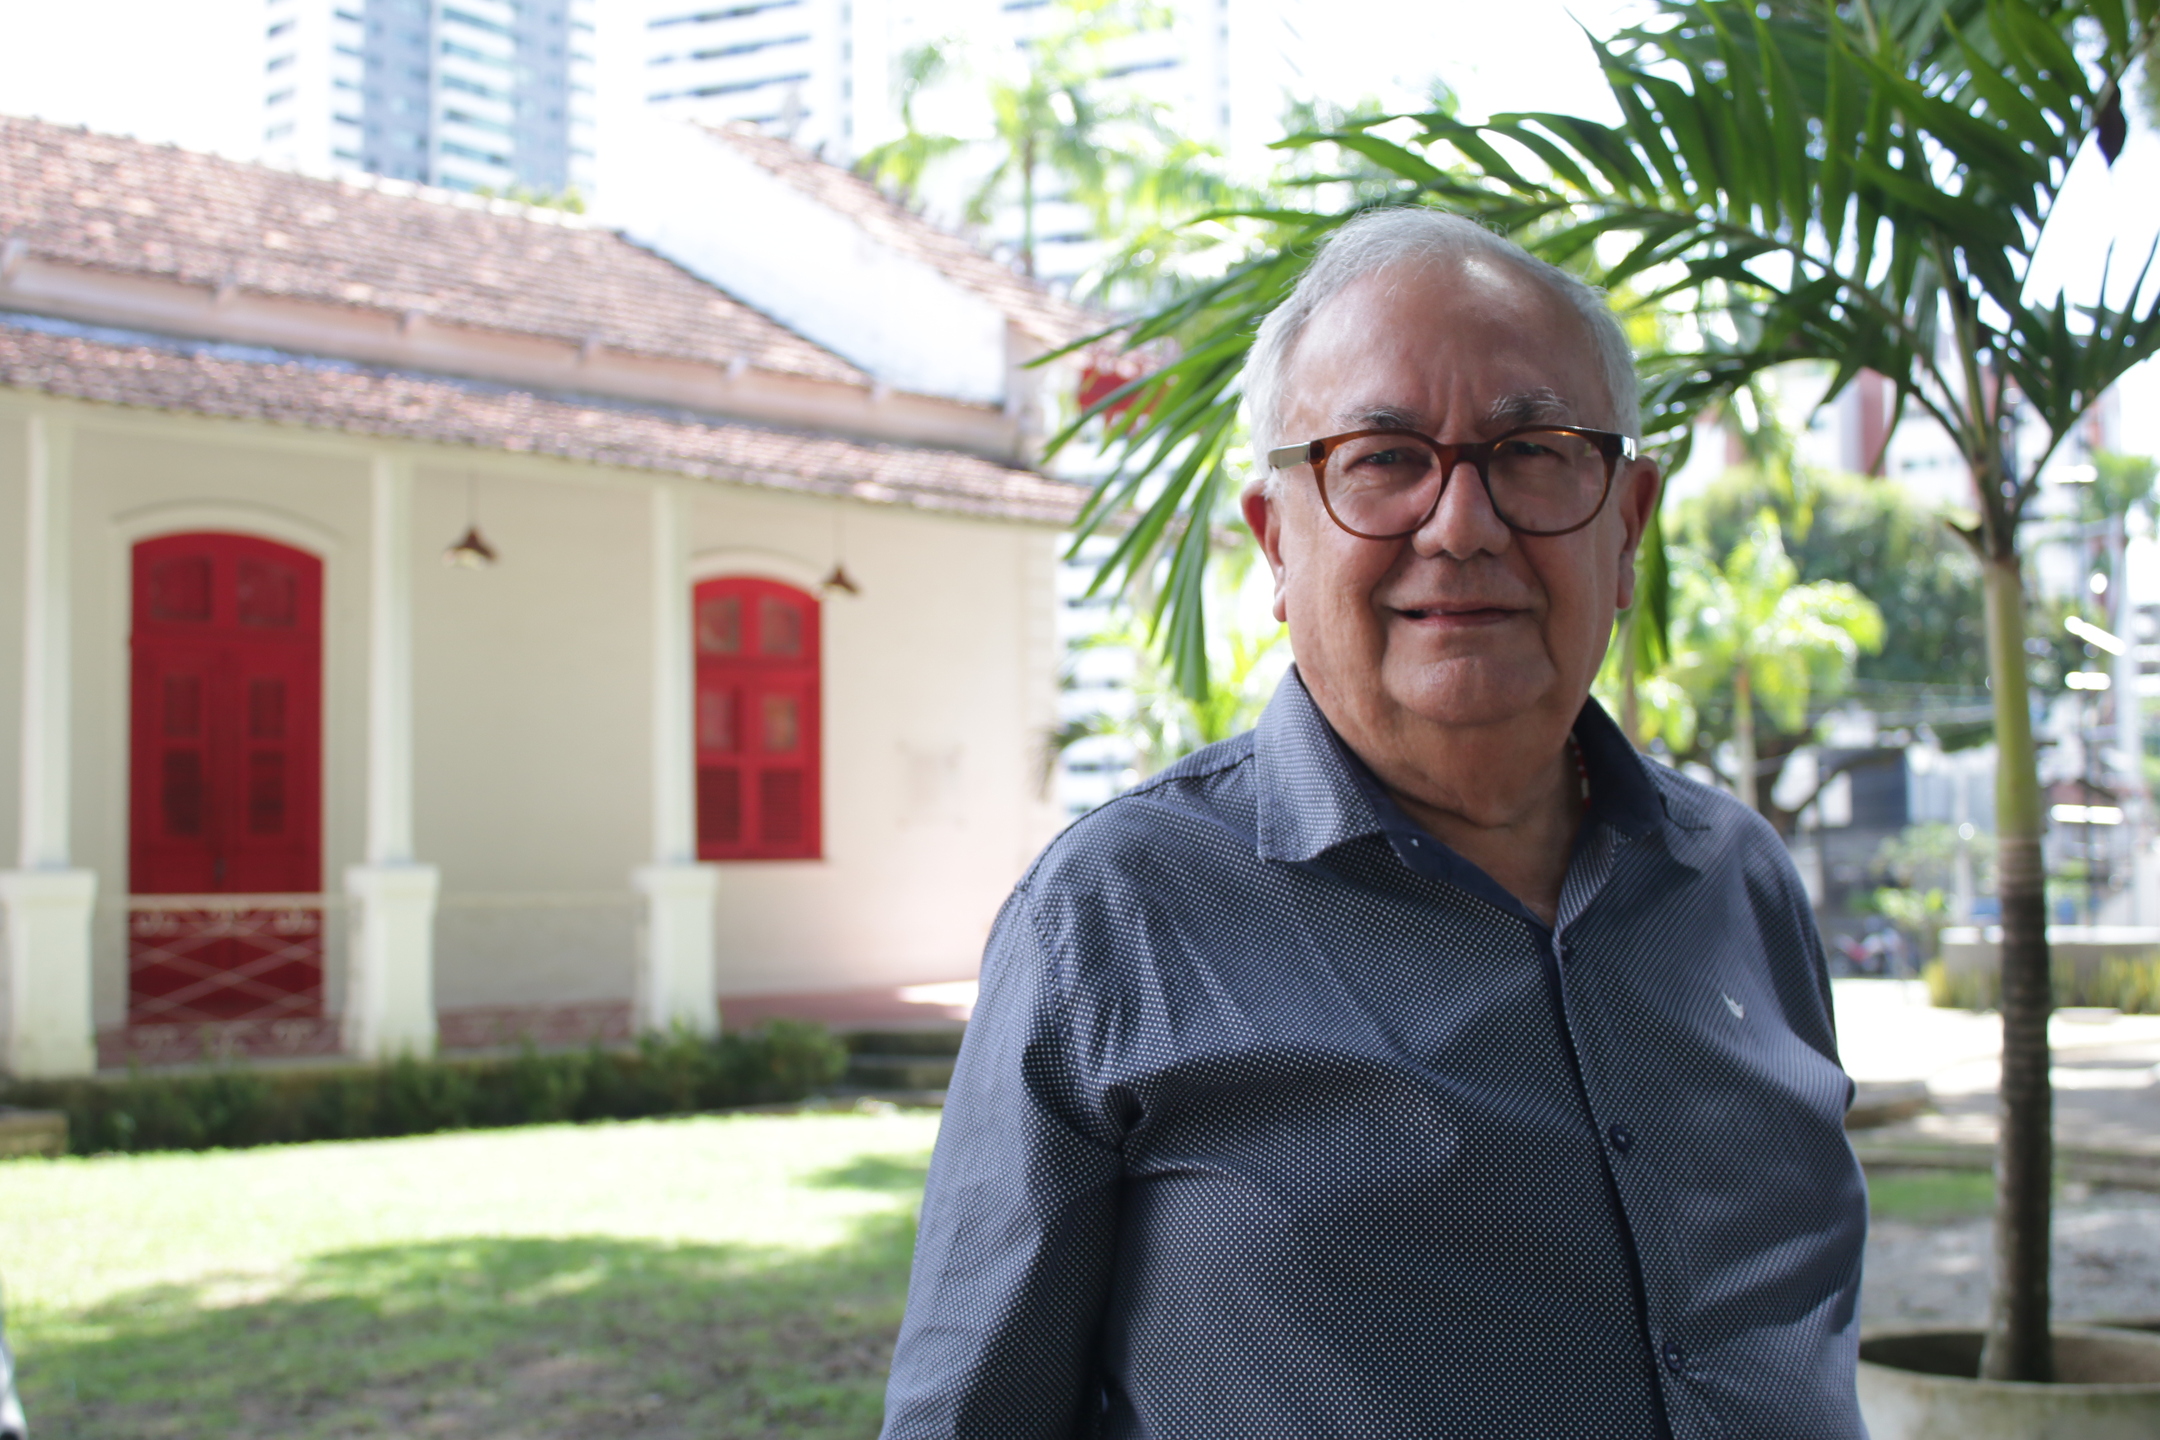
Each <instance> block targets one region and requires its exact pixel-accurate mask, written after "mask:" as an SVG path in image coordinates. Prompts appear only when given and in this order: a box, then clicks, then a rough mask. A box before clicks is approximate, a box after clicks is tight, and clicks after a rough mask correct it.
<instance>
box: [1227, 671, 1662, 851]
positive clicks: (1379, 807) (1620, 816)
mask: <svg viewBox="0 0 2160 1440" xmlns="http://www.w3.org/2000/svg"><path fill="white" fill-rule="evenodd" d="M1574 733H1575V743H1576V744H1577V745H1578V746H1579V747H1581V750H1582V757H1583V767H1584V768H1585V769H1586V770H1588V771H1589V773H1590V819H1591V820H1592V821H1593V822H1596V823H1600V824H1604V825H1609V826H1611V827H1612V828H1613V829H1615V830H1618V831H1620V832H1621V833H1623V834H1626V835H1629V836H1633V837H1636V838H1640V837H1642V836H1644V835H1647V834H1649V833H1650V832H1651V831H1652V830H1655V829H1657V828H1659V827H1660V826H1661V825H1662V824H1663V823H1664V822H1665V821H1666V819H1667V814H1666V809H1667V807H1666V804H1665V801H1664V797H1662V796H1661V795H1660V793H1659V790H1658V787H1657V785H1656V784H1655V783H1654V782H1653V781H1652V779H1651V777H1650V776H1649V774H1648V773H1647V772H1646V770H1645V766H1647V765H1648V764H1649V763H1650V762H1649V761H1646V760H1645V759H1643V757H1642V756H1641V755H1639V754H1637V753H1636V750H1635V747H1634V746H1632V745H1630V744H1629V743H1628V741H1627V737H1626V736H1624V735H1622V734H1621V733H1620V727H1619V726H1617V725H1615V724H1614V723H1613V722H1612V718H1611V717H1610V716H1608V715H1607V714H1606V713H1605V711H1604V709H1603V707H1601V706H1600V705H1599V704H1598V703H1597V701H1595V700H1588V699H1586V700H1585V701H1584V702H1583V708H1582V713H1581V714H1580V715H1578V716H1577V717H1576V720H1575V731H1574ZM1253 759H1254V763H1255V766H1256V767H1257V768H1256V773H1255V776H1254V778H1255V780H1256V781H1257V782H1258V785H1257V789H1258V792H1259V793H1258V796H1257V803H1258V807H1259V843H1260V858H1261V859H1263V860H1283V861H1291V862H1303V861H1307V860H1312V859H1315V858H1317V857H1318V856H1320V855H1322V854H1324V853H1326V852H1327V851H1329V850H1332V849H1334V848H1335V847H1336V846H1338V845H1342V844H1346V843H1348V842H1349V841H1352V840H1356V839H1359V838H1362V837H1363V836H1367V835H1377V834H1382V833H1384V832H1389V831H1392V830H1393V829H1395V828H1397V825H1398V824H1399V825H1401V826H1403V827H1407V828H1408V829H1411V830H1415V829H1416V827H1415V825H1414V824H1412V822H1410V821H1409V819H1408V818H1407V817H1406V816H1404V815H1403V813H1402V811H1401V809H1400V807H1398V806H1397V805H1396V804H1395V802H1394V800H1393V799H1392V798H1390V797H1389V796H1388V794H1387V792H1386V790H1385V789H1383V788H1382V787H1381V785H1380V783H1379V781H1378V780H1377V779H1376V778H1375V777H1374V776H1373V774H1372V772H1371V770H1369V769H1368V768H1367V767H1366V766H1365V764H1364V762H1363V761H1361V760H1359V759H1358V757H1357V756H1356V755H1355V754H1353V753H1352V752H1351V750H1350V747H1349V746H1347V745H1345V744H1344V743H1343V742H1342V740H1341V738H1340V737H1339V736H1337V735H1336V733H1335V730H1334V727H1332V726H1331V725H1329V724H1328V721H1327V717H1326V716H1324V715H1322V714H1321V713H1320V707H1319V706H1318V705H1316V704H1314V703H1313V698H1312V695H1311V693H1310V692H1309V691H1307V690H1306V688H1305V682H1304V681H1303V680H1302V679H1301V678H1300V677H1299V675H1298V672H1297V667H1296V666H1292V667H1291V668H1290V671H1289V673H1288V674H1286V675H1284V676H1283V678H1282V683H1281V684H1280V685H1278V686H1277V687H1276V688H1275V696H1274V698H1273V699H1272V700H1270V701H1269V702H1268V707H1267V709H1266V710H1265V711H1264V712H1263V713H1262V714H1261V716H1260V723H1259V725H1258V726H1257V727H1255V729H1254V733H1253ZM1672 818H1673V819H1675V820H1680V821H1681V822H1682V823H1683V824H1684V823H1685V821H1684V819H1683V817H1679V816H1674V817H1672Z"/></svg>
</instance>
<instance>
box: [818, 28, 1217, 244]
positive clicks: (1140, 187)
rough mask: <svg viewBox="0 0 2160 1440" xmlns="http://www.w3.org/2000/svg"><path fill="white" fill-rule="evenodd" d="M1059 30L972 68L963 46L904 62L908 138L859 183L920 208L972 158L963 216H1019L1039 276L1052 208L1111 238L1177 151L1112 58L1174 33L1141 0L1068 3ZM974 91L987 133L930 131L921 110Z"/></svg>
mask: <svg viewBox="0 0 2160 1440" xmlns="http://www.w3.org/2000/svg"><path fill="white" fill-rule="evenodd" d="M1054 13H1055V17H1056V18H1055V20H1054V22H1053V24H1052V25H1051V27H1050V28H1049V29H1048V30H1047V31H1046V32H1045V33H1044V34H1043V35H1041V36H1040V37H1038V38H1036V39H1034V40H1031V41H1029V42H1027V43H1026V44H1024V45H1023V46H1021V47H1020V49H1019V50H1018V51H1017V52H1016V53H1013V54H1010V55H1008V54H1005V53H1004V52H1002V51H1001V52H999V53H997V54H996V55H993V56H987V57H983V56H977V57H973V61H972V63H971V61H970V57H969V55H968V52H967V47H966V46H965V45H963V44H961V43H959V42H956V41H940V42H935V43H932V44H930V45H925V46H918V47H916V48H914V49H911V50H909V51H907V52H906V53H905V55H903V57H902V60H901V65H900V73H899V76H898V77H897V78H898V85H899V94H900V117H901V122H902V126H903V129H902V133H901V134H900V135H899V136H898V137H897V138H895V139H893V140H890V141H887V142H886V143H885V144H883V145H879V146H877V147H875V148H873V149H871V150H869V151H868V152H866V153H865V154H864V155H863V158H862V159H861V160H860V161H858V162H857V164H856V169H857V171H858V172H859V173H861V174H863V175H867V176H869V177H871V178H872V179H874V180H876V181H877V182H878V183H879V184H881V185H884V186H886V187H887V188H889V189H891V190H893V191H895V192H896V193H897V194H899V195H900V196H901V197H902V198H903V199H906V200H910V201H912V200H913V199H914V198H915V197H917V196H918V195H919V194H920V193H921V190H922V187H923V184H924V181H925V179H926V178H927V176H928V174H929V172H930V171H931V170H932V169H933V168H934V167H936V166H938V165H939V164H940V163H941V162H945V161H948V160H952V161H965V160H968V159H973V160H974V161H975V170H974V173H973V176H972V179H971V180H970V182H969V190H968V194H967V199H966V201H965V203H964V207H963V211H964V215H965V218H966V219H967V221H968V222H969V223H970V224H975V225H987V224H989V223H991V222H992V221H993V220H995V219H996V218H997V217H998V216H1000V215H1002V214H1008V213H1009V214H1012V215H1014V216H1016V217H1017V219H1018V221H1019V226H1020V238H1019V242H1018V248H1017V252H1016V256H1015V258H1016V259H1017V260H1018V262H1019V266H1020V269H1021V271H1022V273H1024V274H1027V275H1030V276H1032V275H1033V274H1034V273H1035V263H1036V249H1037V246H1038V243H1039V239H1038V230H1037V221H1038V217H1039V215H1040V212H1041V210H1042V208H1043V206H1044V205H1045V204H1046V203H1048V202H1051V201H1070V202H1072V203H1075V204H1078V205H1081V206H1083V207H1085V208H1086V209H1087V210H1088V212H1089V214H1090V215H1091V217H1092V219H1093V222H1094V228H1095V232H1096V233H1097V234H1103V233H1107V232H1108V230H1109V228H1110V223H1111V212H1112V210H1113V208H1115V206H1116V205H1117V203H1118V197H1120V196H1123V195H1126V194H1130V193H1134V192H1136V191H1144V190H1145V188H1146V186H1147V184H1148V182H1149V178H1150V176H1151V174H1152V173H1153V172H1154V171H1155V170H1156V169H1159V168H1160V165H1159V163H1158V159H1159V156H1160V153H1161V152H1162V151H1164V150H1165V149H1166V148H1169V147H1171V146H1172V145H1173V143H1174V142H1173V141H1172V139H1171V137H1170V136H1169V135H1168V133H1167V132H1166V131H1165V130H1164V129H1163V127H1162V124H1161V121H1160V119H1159V118H1158V116H1157V113H1156V108H1157V107H1156V106H1155V105H1154V104H1152V103H1151V102H1149V101H1147V100H1146V99H1144V98H1143V97H1142V96H1140V95H1139V94H1138V93H1137V92H1135V91H1132V90H1129V89H1125V88H1122V87H1119V86H1117V85H1116V84H1114V83H1113V81H1112V77H1111V74H1110V70H1111V47H1112V45H1113V44H1114V43H1115V42H1116V41H1118V40H1120V39H1123V38H1124V37H1126V36H1129V35H1132V34H1135V33H1137V32H1139V31H1140V30H1142V29H1146V28H1152V27H1155V26H1159V25H1162V24H1165V23H1167V15H1166V14H1165V12H1163V11H1161V10H1160V8H1159V7H1156V6H1153V5H1150V4H1146V3H1143V0H1059V4H1058V5H1057V6H1056V7H1055V12H1054ZM968 81H973V82H975V83H976V84H977V85H978V86H979V91H978V97H977V98H978V99H979V100H980V102H981V106H982V110H983V118H984V124H985V128H986V131H987V133H986V134H984V135H981V136H977V137H974V138H970V137H967V136H961V135H953V134H946V133H933V132H929V131H925V130H923V129H922V128H921V127H920V126H919V124H918V122H917V118H916V106H917V103H918V102H919V101H920V100H921V99H922V98H923V97H924V96H925V95H926V94H927V93H928V92H930V91H932V90H934V89H937V88H939V87H940V86H945V85H956V84H960V83H964V82H968Z"/></svg>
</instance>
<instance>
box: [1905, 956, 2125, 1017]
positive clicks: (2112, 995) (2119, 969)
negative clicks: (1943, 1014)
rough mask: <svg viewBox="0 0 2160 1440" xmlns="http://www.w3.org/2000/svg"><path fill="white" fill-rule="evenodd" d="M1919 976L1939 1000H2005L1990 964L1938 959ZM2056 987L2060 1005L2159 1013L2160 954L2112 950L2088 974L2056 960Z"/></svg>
mask: <svg viewBox="0 0 2160 1440" xmlns="http://www.w3.org/2000/svg"><path fill="white" fill-rule="evenodd" d="M1920 976H1921V978H1922V979H1923V980H1925V981H1926V982H1927V987H1928V998H1929V999H1930V1000H1932V1001H1933V1002H1934V1003H1935V1004H1937V1005H1943V1006H1948V1007H1951V1008H1954V1009H1958V1010H1993V1009H1996V1008H1997V1007H1999V1006H2000V1005H2001V1003H2002V976H2001V974H2000V973H1999V972H1997V971H1995V970H1992V969H1988V970H1959V971H1956V972H1952V971H1951V970H1950V969H1949V968H1948V967H1946V966H1945V965H1944V964H1943V962H1942V961H1940V960H1935V961H1931V962H1929V964H1928V965H1927V967H1926V968H1925V969H1923V970H1922V971H1921V972H1920ZM2052 988H2053V990H2054V998H2055V1003H2056V1004H2057V1005H2098V1006H2104V1007H2107V1008H2111V1009H2115V1010H2120V1011H2122V1012H2123V1013H2124V1014H2126V1015H2160V959H2155V958H2152V957H2149V956H2125V955H2108V956H2104V957H2102V959H2101V961H2100V965H2099V967H2098V968H2097V969H2095V970H2093V971H2091V972H2089V973H2086V974H2079V973H2078V972H2077V971H2076V970H2075V969H2074V968H2073V967H2072V966H2070V965H2069V964H2068V963H2067V962H2065V961H2061V960H2058V961H2056V962H2055V966H2054V977H2053V987H2052Z"/></svg>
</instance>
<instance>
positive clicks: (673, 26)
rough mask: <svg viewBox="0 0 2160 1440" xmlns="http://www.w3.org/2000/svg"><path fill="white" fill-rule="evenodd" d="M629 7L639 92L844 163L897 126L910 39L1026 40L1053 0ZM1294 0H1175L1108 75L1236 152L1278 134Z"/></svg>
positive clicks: (1293, 47) (1056, 19) (791, 0)
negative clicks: (898, 85)
mask: <svg viewBox="0 0 2160 1440" xmlns="http://www.w3.org/2000/svg"><path fill="white" fill-rule="evenodd" d="M628 3H632V4H635V5H637V6H639V7H641V15H640V19H641V23H640V24H639V25H638V27H637V38H636V39H635V40H634V41H631V42H630V43H633V44H635V45H637V46H638V47H639V48H640V49H641V50H642V52H643V53H642V57H641V64H640V65H639V66H638V79H639V83H640V84H641V85H642V94H641V95H640V97H639V98H640V99H642V100H643V101H645V102H646V103H649V104H651V105H653V106H656V107H658V108H659V109H661V110H663V111H664V112H667V113H671V114H679V115H681V116H683V117H684V118H686V119H694V120H700V121H704V122H706V123H708V124H724V123H727V122H729V121H735V120H746V121H752V122H754V123H757V124H759V125H762V126H764V127H766V128H767V129H769V130H775V131H778V132H781V133H784V134H786V135H788V136H789V138H792V139H794V140H795V141H797V142H798V143H800V144H803V145H806V146H808V147H809V148H811V149H820V150H822V151H823V152H824V154H825V155H826V157H827V158H829V159H834V160H839V161H842V162H845V161H848V160H852V159H853V158H855V157H856V156H858V155H860V154H861V153H862V152H863V151H865V150H867V149H869V148H870V147H872V146H874V145H876V144H878V143H880V142H881V141H884V140H888V139H891V138H892V137H893V136H894V135H895V134H897V133H898V131H899V126H900V117H899V107H898V105H897V103H896V98H897V97H896V94H895V80H896V74H895V69H896V66H897V64H898V62H899V60H900V58H901V57H902V56H903V55H904V54H906V52H907V51H908V50H910V49H912V48H913V47H915V46H918V45H922V44H926V43H943V44H949V45H954V46H956V47H974V49H975V50H976V52H977V54H978V56H979V55H980V54H981V53H982V52H983V50H985V49H989V50H996V49H1000V48H1011V49H1023V50H1024V49H1025V48H1026V47H1028V46H1029V45H1031V44H1033V43H1034V42H1035V41H1036V40H1037V39H1039V38H1040V37H1041V36H1042V35H1043V34H1044V33H1046V32H1047V31H1048V29H1049V28H1050V27H1051V26H1053V25H1056V24H1058V23H1060V16H1059V10H1058V7H1057V5H1056V3H1055V0H703V3H700V0H628ZM1302 4H1303V0H1173V3H1171V4H1170V5H1168V6H1167V7H1165V8H1166V10H1167V14H1168V20H1169V23H1168V24H1167V25H1164V26H1161V27H1156V28H1151V29H1149V30H1147V31H1145V32H1143V33H1141V34H1136V35H1133V36H1129V37H1127V38H1125V39H1123V40H1121V41H1119V42H1117V43H1116V44H1115V45H1114V46H1113V47H1112V48H1113V56H1112V63H1111V67H1110V73H1111V78H1112V79H1113V80H1115V81H1118V82H1121V83H1125V84H1129V85H1131V86H1132V87H1133V88H1134V89H1135V90H1137V91H1139V92H1140V93H1141V94H1143V95H1145V96H1146V97H1148V98H1149V99H1152V100H1155V101H1157V102H1158V103H1160V104H1161V105H1162V106H1163V107H1164V110H1165V113H1166V115H1167V117H1168V118H1169V120H1170V121H1171V123H1172V124H1173V125H1174V126H1175V127H1177V128H1178V129H1179V130H1180V131H1181V132H1182V133H1185V134H1187V135H1190V136H1192V137H1194V138H1197V139H1202V140H1206V141H1209V142H1211V143H1213V144H1217V145H1220V146H1221V147H1223V148H1224V149H1225V150H1229V151H1238V150H1244V149H1247V148H1251V147H1255V146H1262V145H1265V144H1266V143H1267V142H1268V141H1269V140H1272V139H1274V138H1275V137H1276V134H1277V133H1278V131H1277V129H1276V126H1277V123H1278V121H1279V120H1280V118H1281V114H1282V109H1283V103H1284V98H1285V95H1286V94H1287V93H1289V92H1293V91H1295V90H1297V89H1298V88H1299V81H1300V79H1301V75H1300V71H1299V65H1298V51H1299V49H1300V47H1301V46H1302V44H1303V37H1302V36H1301V35H1300V34H1299V31H1298V24H1297V19H1298V14H1299V12H1300V10H1301V8H1302Z"/></svg>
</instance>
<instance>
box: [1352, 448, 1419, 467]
mask: <svg viewBox="0 0 2160 1440" xmlns="http://www.w3.org/2000/svg"><path fill="white" fill-rule="evenodd" d="M1357 463H1358V464H1360V465H1377V466H1379V467H1381V468H1382V469H1390V470H1391V469H1394V468H1396V467H1397V466H1401V465H1407V464H1410V463H1411V456H1410V452H1409V451H1408V450H1375V451H1373V452H1372V454H1370V455H1366V456H1363V457H1362V458H1360V459H1359V460H1358V462H1357Z"/></svg>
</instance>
